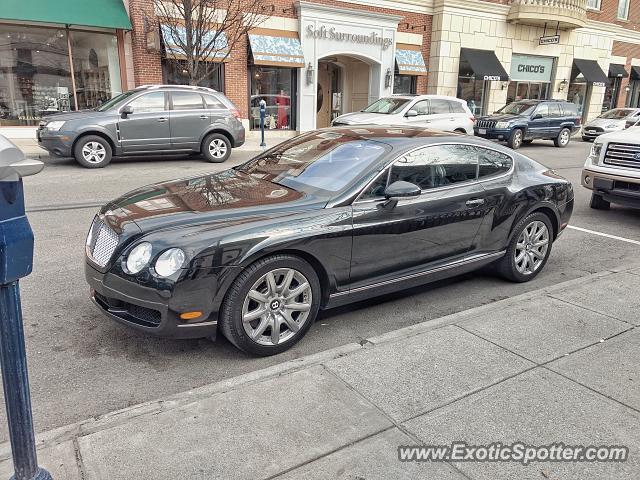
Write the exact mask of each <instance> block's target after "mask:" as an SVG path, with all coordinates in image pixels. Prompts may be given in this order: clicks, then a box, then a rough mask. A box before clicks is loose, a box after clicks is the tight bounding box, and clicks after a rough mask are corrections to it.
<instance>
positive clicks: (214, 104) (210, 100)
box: [203, 95, 224, 109]
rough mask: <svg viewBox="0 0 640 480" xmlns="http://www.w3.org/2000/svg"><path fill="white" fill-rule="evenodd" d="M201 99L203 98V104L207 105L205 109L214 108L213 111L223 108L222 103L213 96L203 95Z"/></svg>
mask: <svg viewBox="0 0 640 480" xmlns="http://www.w3.org/2000/svg"><path fill="white" fill-rule="evenodd" d="M203 97H204V102H205V103H206V104H207V108H215V109H220V108H224V105H223V103H222V102H221V101H220V100H218V99H217V98H216V97H214V96H213V95H203Z"/></svg>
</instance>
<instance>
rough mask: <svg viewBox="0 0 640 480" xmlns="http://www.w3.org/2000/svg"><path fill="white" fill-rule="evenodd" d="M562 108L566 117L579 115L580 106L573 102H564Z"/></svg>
mask: <svg viewBox="0 0 640 480" xmlns="http://www.w3.org/2000/svg"><path fill="white" fill-rule="evenodd" d="M562 110H563V111H564V116H565V117H577V116H578V107H577V106H576V105H574V104H573V103H563V104H562Z"/></svg>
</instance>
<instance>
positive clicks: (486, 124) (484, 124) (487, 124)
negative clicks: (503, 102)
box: [476, 120, 497, 128]
mask: <svg viewBox="0 0 640 480" xmlns="http://www.w3.org/2000/svg"><path fill="white" fill-rule="evenodd" d="M496 123H497V122H496V121H494V120H478V121H476V126H477V127H478V128H494V127H495V126H496Z"/></svg>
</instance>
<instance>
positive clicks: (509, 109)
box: [498, 102, 538, 115]
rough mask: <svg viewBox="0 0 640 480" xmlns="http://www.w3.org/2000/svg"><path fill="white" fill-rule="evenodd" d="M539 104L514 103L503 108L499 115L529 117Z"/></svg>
mask: <svg viewBox="0 0 640 480" xmlns="http://www.w3.org/2000/svg"><path fill="white" fill-rule="evenodd" d="M537 105H538V104H537V103H534V102H513V103H510V104H509V105H506V106H504V107H502V108H501V109H500V110H498V113H506V114H509V115H529V114H531V112H533V109H534V108H536V106H537Z"/></svg>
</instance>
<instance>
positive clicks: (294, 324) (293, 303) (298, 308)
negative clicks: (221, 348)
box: [220, 255, 320, 356]
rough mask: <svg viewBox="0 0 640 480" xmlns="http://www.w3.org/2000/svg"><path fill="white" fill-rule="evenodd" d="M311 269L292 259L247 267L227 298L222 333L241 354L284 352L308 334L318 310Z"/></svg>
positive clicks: (284, 257)
mask: <svg viewBox="0 0 640 480" xmlns="http://www.w3.org/2000/svg"><path fill="white" fill-rule="evenodd" d="M319 300H320V283H319V281H318V277H317V275H316V273H315V271H314V270H313V268H312V267H311V266H310V265H309V264H308V263H306V262H305V261H304V260H302V259H300V258H298V257H293V256H290V255H274V256H272V257H267V258H266V259H263V260H260V261H258V262H256V263H254V264H253V265H251V266H249V267H248V268H247V269H246V270H245V271H244V272H242V273H241V274H240V276H239V277H238V278H237V279H236V281H235V282H234V284H233V285H232V287H231V288H230V289H229V292H228V294H227V297H226V298H225V301H224V304H223V308H222V314H221V323H220V328H221V330H222V333H223V334H224V336H225V337H227V339H229V341H230V342H231V343H233V344H234V345H235V346H237V347H238V348H240V349H241V350H243V351H245V352H247V353H250V354H253V355H259V356H267V355H274V354H277V353H280V352H283V351H284V350H287V349H288V348H290V347H291V346H293V345H294V344H295V343H296V342H298V341H299V340H300V339H301V338H302V337H303V336H304V334H305V333H306V332H307V331H308V330H309V328H310V327H311V324H312V323H313V321H314V320H315V317H316V315H317V313H318V309H319Z"/></svg>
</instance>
